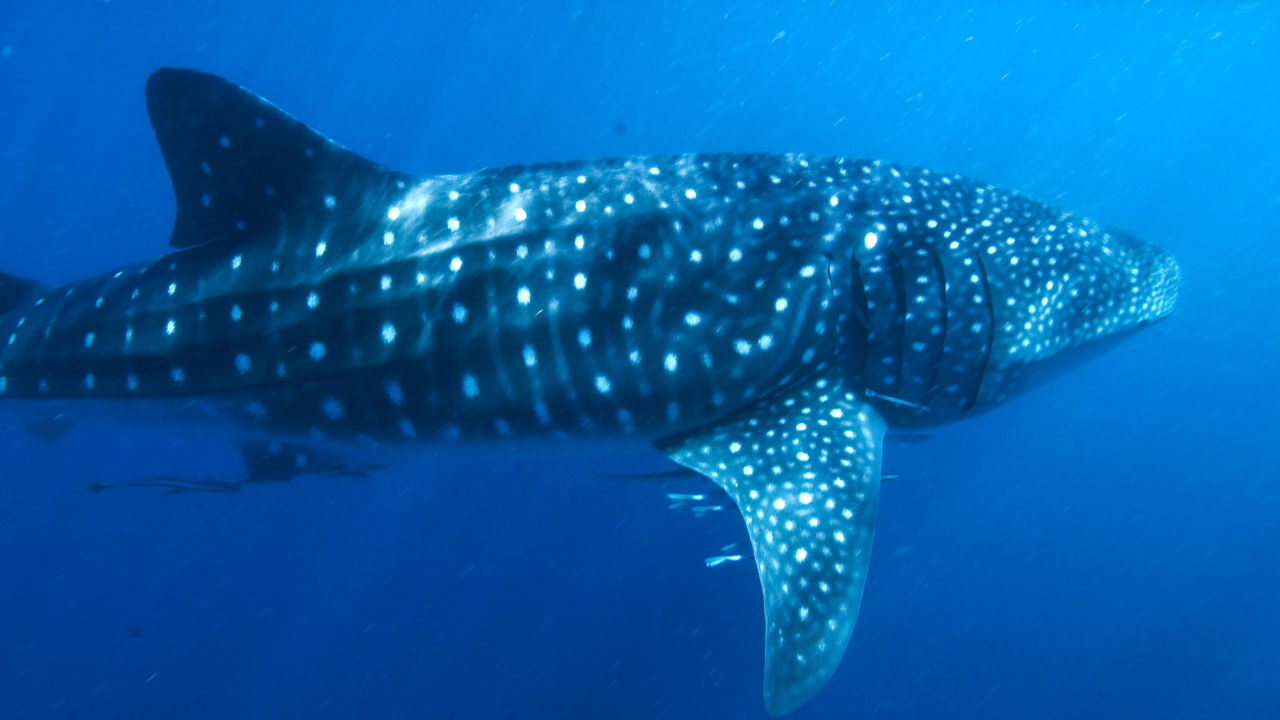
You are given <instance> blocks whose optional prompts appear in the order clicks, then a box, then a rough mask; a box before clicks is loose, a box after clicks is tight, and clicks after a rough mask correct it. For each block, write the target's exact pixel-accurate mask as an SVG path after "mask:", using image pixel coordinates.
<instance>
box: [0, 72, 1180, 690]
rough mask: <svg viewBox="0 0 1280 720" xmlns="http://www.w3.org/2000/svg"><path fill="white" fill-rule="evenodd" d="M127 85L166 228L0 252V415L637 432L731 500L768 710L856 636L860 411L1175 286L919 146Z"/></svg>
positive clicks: (314, 452)
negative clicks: (440, 117) (447, 132)
mask: <svg viewBox="0 0 1280 720" xmlns="http://www.w3.org/2000/svg"><path fill="white" fill-rule="evenodd" d="M147 107H148V111H149V113H150V116H151V121H152V125H153V126H154V128H155V131H156V137H157V139H158V141H159V144H160V147H161V150H162V152H163V154H164V159H165V163H166V165H167V167H168V169H169V173H170V176H171V178H172V180H173V187H174V192H175V194H176V198H177V217H176V220H175V223H174V228H173V234H172V237H171V240H170V245H171V246H172V248H173V250H172V252H170V253H169V254H167V255H164V256H162V257H159V258H157V259H156V260H154V261H151V262H147V263H143V264H141V265H135V266H131V267H125V268H121V269H119V270H113V271H110V272H106V273H103V274H101V275H98V276H96V277H91V278H87V279H85V280H81V281H78V282H74V283H70V284H67V285H64V286H61V287H46V286H43V285H40V284H38V283H35V282H32V281H29V280H26V279H23V278H18V277H14V276H10V275H2V274H0V407H6V406H7V407H11V408H14V407H18V406H22V407H24V408H25V407H37V408H38V407H43V406H50V407H52V406H53V405H55V404H56V406H57V407H58V408H59V413H60V414H59V415H58V417H60V418H61V417H63V416H62V415H61V412H62V408H64V407H65V408H74V407H76V404H77V403H81V402H94V403H99V404H104V403H105V404H106V405H108V406H110V407H113V408H114V407H123V406H126V405H130V404H145V403H157V402H160V401H165V400H173V401H178V402H181V403H185V404H186V405H187V406H189V407H190V406H196V407H198V408H199V409H200V412H203V413H205V414H208V415H210V416H215V415H216V416H217V417H218V419H219V422H220V423H221V424H220V426H219V427H220V428H222V430H220V432H226V433H228V435H229V436H230V437H232V438H234V439H236V441H237V442H239V443H240V446H241V448H242V452H244V453H245V457H246V465H247V467H248V468H249V469H250V476H251V479H254V480H288V479H290V478H292V477H294V476H295V475H298V474H302V473H304V472H310V471H313V470H319V471H322V472H329V473H335V474H352V475H355V476H361V477H362V476H364V475H367V474H368V472H369V471H371V470H372V469H377V468H379V467H381V466H380V465H368V466H364V465H348V464H346V463H345V461H344V460H343V459H342V456H341V449H342V448H343V447H346V446H350V445H359V446H362V447H364V448H366V449H367V448H393V447H400V446H414V445H429V444H448V443H503V442H510V441H513V440H516V439H519V440H521V441H530V440H532V441H543V440H546V441H553V440H556V439H563V438H584V439H602V438H603V439H612V438H629V439H631V440H638V441H641V442H646V443H649V444H651V445H652V446H653V447H654V448H655V449H656V450H657V451H658V452H661V453H663V454H665V455H666V456H667V457H668V458H670V459H671V460H673V461H675V462H676V463H678V464H679V465H681V466H683V467H684V468H687V469H689V470H691V471H693V472H696V473H697V474H700V475H702V476H705V477H706V478H709V479H710V480H711V481H712V482H714V483H715V484H716V485H718V486H719V487H720V488H722V489H723V490H724V492H725V493H726V494H727V495H728V496H729V497H730V498H731V499H732V500H733V502H734V503H735V504H736V506H737V507H738V509H739V510H740V512H741V514H742V517H743V519H744V521H745V522H746V526H747V531H748V535H749V537H750V539H751V544H752V550H753V554H754V559H755V562H756V567H757V570H758V572H759V576H760V583H761V588H762V592H763V598H764V610H765V660H764V662H765V671H764V675H765V679H764V697H765V705H766V708H767V709H768V711H769V712H770V713H773V714H775V715H780V714H785V713H789V712H791V711H794V710H796V709H797V708H799V707H801V706H802V705H804V704H805V703H806V702H807V701H808V700H809V699H811V698H812V697H813V696H814V695H815V694H816V693H817V692H818V691H819V690H820V689H821V688H822V687H823V685H824V684H825V683H826V682H827V680H828V679H829V678H830V677H831V675H832V674H833V673H834V672H835V669H836V667H837V665H838V664H839V662H840V658H841V657H842V656H843V654H844V652H845V648H846V646H847V645H848V643H849V639H850V636H851V634H852V632H853V627H854V622H855V619H856V618H857V614H858V606H859V603H860V601H861V597H862V591H863V586H864V583H865V581H866V577H867V572H868V567H869V562H870V555H871V545H872V538H873V536H874V534H875V522H876V509H877V502H878V498H879V487H880V482H881V474H880V463H881V456H882V452H883V440H884V436H885V432H886V430H887V429H889V428H894V429H899V430H901V429H903V428H908V429H910V428H917V427H923V426H929V425H937V424H941V423H947V422H952V421H956V420H959V419H962V418H964V417H967V416H969V415H973V414H976V413H980V412H983V411H985V410H988V409H990V408H992V407H994V406H996V405H998V404H999V403H1001V402H1002V401H1003V400H1005V399H1006V398H1008V397H1010V396H1012V395H1013V394H1015V393H1016V392H1017V391H1018V390H1019V389H1021V388H1023V387H1025V386H1026V384H1027V383H1028V382H1029V381H1031V380H1035V379H1038V378H1042V377H1044V376H1045V375H1051V374H1052V373H1053V372H1054V371H1057V370H1061V369H1063V368H1064V367H1067V366H1069V365H1070V364H1071V363H1072V362H1074V361H1076V360H1078V358H1079V357H1080V356H1081V355H1083V354H1086V352H1085V351H1088V350H1089V349H1091V348H1094V349H1096V348H1100V347H1105V346H1106V345H1108V344H1109V343H1106V342H1098V341H1099V340H1104V339H1115V338H1121V337H1124V336H1127V335H1128V334H1131V333H1132V332H1134V331H1136V330H1137V329H1139V328H1141V327H1143V326H1145V325H1147V324H1150V323H1152V322H1154V321H1157V320H1159V319H1161V318H1163V317H1165V316H1166V315H1168V314H1169V313H1170V312H1171V311H1172V310H1173V306H1174V303H1175V301H1176V297H1177V292H1178V284H1179V278H1180V275H1179V269H1178V266H1177V263H1176V262H1175V261H1174V259H1173V258H1172V257H1171V256H1170V255H1168V254H1167V253H1165V252H1164V251H1162V250H1161V249H1159V248H1158V247H1156V246H1154V245H1151V244H1148V243H1146V242H1143V241H1141V240H1139V239H1137V238H1135V237H1133V236H1131V235H1128V234H1125V233H1122V232H1118V231H1115V230H1111V229H1108V228H1106V227H1103V226H1101V225H1099V224H1097V223H1095V222H1093V221H1091V220H1089V219H1087V218H1084V217H1080V216H1078V215H1073V214H1071V213H1069V212H1066V211H1063V210H1059V209H1057V208H1053V207H1051V206H1049V205H1046V204H1043V203H1040V202H1037V201H1035V200H1032V199H1029V198H1026V197H1024V196H1022V195H1019V194H1017V193H1016V192H1012V191H1008V190H1003V189H1000V188H997V187H993V186H989V185H985V184H982V183H979V182H976V181H973V180H970V179H966V178H963V177H959V176H954V175H947V174H943V173H937V172H933V171H930V170H926V169H920V168H911V167H903V166H898V165H894V164H890V163H885V162H880V161H871V160H853V159H845V158H834V157H816V156H806V155H798V154H785V155H777V154H758V153H757V154H750V153H742V154H687V155H673V156H664V157H644V156H640V157H628V158H617V159H606V160H598V161H586V162H562V163H546V164H538V165H528V166H519V167H506V168H499V169H490V170H481V171H477V172H472V173H466V174H459V175H435V176H417V175H411V174H408V173H403V172H398V171H395V170H390V169H387V168H384V167H381V166H379V165H377V164H375V163H373V162H371V161H369V160H366V159H364V158H362V157H359V156H358V155H356V154H354V153H351V152H349V151H347V150H345V149H344V148H342V147H340V146H338V145H337V144H335V143H334V142H332V141H331V140H328V139H327V138H325V137H323V136H321V135H320V134H318V133H316V132H314V131H312V130H311V129H309V128H308V127H306V126H305V125H303V124H302V123H301V122H299V121H298V120H296V119H294V118H293V117H291V116H289V115H287V114H286V113H284V112H282V111H281V110H280V109H278V108H276V107H275V106H273V105H271V104H270V103H268V102H267V101H266V100H263V99H262V98H260V97H258V96H256V95H254V94H253V93H251V92H249V91H247V90H245V89H244V88H241V87H239V86H236V85H234V84H232V83H230V82H227V81H226V80H223V79H221V78H218V77H216V76H213V75H209V74H205V73H200V72H196V71H192V70H181V69H169V68H165V69H161V70H158V71H157V72H156V73H155V74H154V75H153V76H152V77H151V79H150V81H149V82H148V84H147ZM54 427H56V428H60V427H62V426H61V425H57V426H54ZM308 462H310V465H308ZM308 468H310V469H308ZM165 482H166V483H167V484H166V485H165V487H168V488H169V489H170V490H172V491H180V490H183V489H190V488H192V487H196V488H200V487H202V486H204V485H208V487H212V488H219V489H220V490H219V491H222V490H223V489H226V486H225V485H223V484H219V483H216V482H215V481H213V480H207V481H176V480H172V479H165Z"/></svg>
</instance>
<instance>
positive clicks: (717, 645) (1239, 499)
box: [0, 0, 1280, 718]
mask: <svg viewBox="0 0 1280 720" xmlns="http://www.w3.org/2000/svg"><path fill="white" fill-rule="evenodd" d="M1277 34H1280V9H1278V8H1276V7H1274V6H1273V5H1271V4H1268V3H1259V2H1252V3H1192V2H1164V3H1162V2H1147V3H1138V2H1131V3H1099V4H1098V5H1097V6H1096V7H1090V6H1087V5H1086V4H1084V3H1066V2H1043V1H1037V2H1025V3H1013V2H991V3H977V4H975V6H974V7H972V8H969V9H964V8H958V7H953V6H950V5H947V4H944V3H935V2H923V1H921V2H897V3H876V4H872V3H854V2H830V3H817V2H794V3H790V2H789V3H781V2H779V3H764V2H755V3H730V2H698V3H693V2H683V3H676V2H663V1H651V2H621V1H620V2H608V3H605V2H585V1H583V2H525V3H515V2H496V1H480V2H473V3H421V2H405V1H403V0H396V1H390V2H382V3H362V4H350V3H330V2H323V1H320V2H306V3H302V2H293V3H287V2H279V3H262V2H205V3H171V2H154V1H153V2H142V1H140V2H124V1H122V0H116V1H115V2H70V1H69V2H62V3H7V4H5V5H4V6H3V8H0V97H3V98H4V100H3V109H0V269H3V270H4V271H6V272H12V273H18V274H23V275H28V276H31V277H35V278H39V279H41V280H44V281H47V282H58V281H67V280H71V279H75V278H78V277H81V276H84V275H87V274H90V273H96V272H100V271H103V270H105V269H108V268H111V267H114V266H117V265H122V264H126V263H131V262H136V261H140V260H143V259H147V258H150V257H153V256H155V255H157V254H159V253H162V252H164V251H165V248H166V242H167V239H168V233H169V225H170V223H171V221H172V215H173V200H172V193H171V190H170V186H169V181H168V178H167V176H166V174H165V170H164V166H163V163H162V161H161V157H160V154H159V151H158V149H157V148H156V146H155V143H154V137H153V133H152V131H151V128H150V126H149V123H148V121H147V116H146V112H145V108H144V105H143V97H142V88H143V84H144V82H145V80H146V78H147V76H148V74H149V73H150V72H151V71H152V70H154V69H155V68H157V67H160V66H163V65H176V66H187V67H195V68H199V69H202V70H207V71H211V72H215V73H218V74H221V75H224V76H226V77H228V78H230V79H232V80H233V81H235V82H238V83H240V84H243V85H245V86H247V87H249V88H251V89H253V90H255V91H256V92H259V93H261V94H263V95H264V96H266V97H267V98H269V99H271V100H272V101H273V102H275V103H276V104H278V105H279V106H281V107H282V108H284V109H286V110H288V111H289V112H291V113H293V114H295V115H297V116H298V117H300V118H301V119H303V120H304V121H306V122H308V123H309V124H311V125H312V126H313V127H315V128H317V129H319V130H320V131H322V132H324V133H326V134H328V135H329V136H331V137H333V138H335V139H336V140H338V141H339V142H341V143H343V144H345V145H347V146H348V147H350V148H352V149H354V150H356V151H357V152H360V153H362V154H364V155H367V156H369V157H371V158H373V159H375V160H377V161H379V162H382V163H385V164H388V165H391V166H394V167H397V168H402V169H406V170H412V171H416V172H422V173H433V172H458V171H467V170H472V169H476V168H479V167H483V166H494V165H506V164H512V163H521V162H528V161H537V160H555V159H569V158H584V157H596V156H611V155H629V154H641V153H644V154H651V153H666V152H683V151H691V150H700V151H703V150H706V151H713V150H767V151H804V152H811V153H823V154H835V155H848V156H858V157H882V158H886V159H892V160H895V161H900V162H905V163H911V164H918V165H925V166H929V167H933V168H937V169H940V170H947V171H951V172H958V173H961V174H965V175H970V176H974V177H978V178H981V179H984V180H987V181H990V182H993V183H997V184H1001V185H1005V186H1009V187H1014V188H1018V189H1021V190H1023V191H1025V192H1027V193H1029V194H1032V195H1034V196H1037V197H1040V198H1042V199H1046V200H1050V201H1052V202H1054V203H1057V204H1060V205H1063V206H1065V207H1069V208H1072V209H1074V210H1078V211H1080V212H1082V213H1085V214H1088V215H1090V216H1093V217H1095V218H1097V219H1099V220H1101V221H1103V222H1105V223H1108V224H1111V225H1115V226H1119V227H1123V228H1127V229H1129V230H1131V231H1132V232H1134V233H1136V234H1138V235H1141V236H1143V237H1145V238H1147V239H1150V240H1153V241H1156V242H1158V243H1160V244H1162V245H1164V246H1165V247H1167V248H1169V249H1170V250H1171V251H1172V252H1174V253H1175V254H1176V255H1177V256H1178V258H1179V260H1180V262H1181V265H1182V268H1183V274H1184V283H1185V285H1184V290H1183V293H1182V296H1181V299H1180V306H1179V308H1178V310H1177V312H1176V313H1175V315H1174V316H1173V317H1172V318H1171V319H1170V320H1168V321H1166V322H1163V323H1161V324H1159V325H1158V326H1156V327H1155V328H1152V329H1150V330H1148V331H1146V332H1145V333H1143V334H1141V335H1139V336H1138V337H1136V338H1135V339H1133V340H1132V341H1130V342H1128V343H1127V344H1126V345H1124V346H1123V347H1122V348H1121V349H1119V350H1115V351H1112V352H1111V353H1109V354H1107V355H1104V356H1102V357H1099V358H1097V359H1095V360H1093V361H1091V362H1089V363H1088V364H1085V365H1083V366H1081V367H1079V368H1077V369H1075V370H1074V371H1073V372H1072V373H1070V374H1068V375H1065V376H1063V377H1061V378H1060V379H1057V380H1055V381H1054V382H1052V383H1050V384H1047V385H1044V386H1043V387H1039V388H1037V389H1035V390H1033V391H1031V392H1029V393H1028V394H1026V395H1025V396H1023V397H1021V398H1020V399H1018V400H1016V401H1014V402H1012V403H1010V404H1009V405H1007V406H1005V407H1003V408H1001V409H999V410H997V411H995V412H993V413H991V414H989V415H985V416H982V417H979V418H975V419H972V420H968V421H966V422H963V423H961V424H958V425H953V426H949V427H946V428H942V429H939V430H937V431H934V432H932V435H931V437H930V438H929V439H927V440H925V441H923V442H919V443H914V444H907V445H901V444H900V445H895V446H891V447H890V448H889V450H888V452H887V455H886V460H885V463H886V470H887V471H888V472H895V473H899V474H900V475H901V477H900V479H899V480H897V481H895V482H893V483H890V484H888V485H886V486H885V488H884V492H883V495H882V500H881V510H880V524H879V529H878V536H877V544H876V551H875V552H876V555H875V560H874V561H873V564H872V576H871V580H870V582H869V584H868V586H867V591H866V597H865V599H864V602H863V607H862V612H861V615H860V618H859V622H858V627H857V630H856V631H855V633H854V638H853V641H852V642H851V644H850V646H849V650H848V652H847V654H846V656H845V659H844V662H843V664H842V666H841V668H840V669H839V671H838V672H837V674H836V675H835V677H834V678H833V679H832V681H831V683H830V684H829V685H828V687H827V688H826V689H825V690H824V691H823V692H822V693H821V694H820V695H819V696H818V697H817V698H816V699H815V700H814V701H813V703H812V704H810V705H809V706H807V707H806V708H804V709H803V710H801V711H800V712H799V713H797V715H796V717H797V718H821V717H885V718H938V717H959V718H964V717H975V718H976V717H981V718H993V717H995V718H1006V717H1007V718H1014V717H1017V718H1021V717H1044V718H1078V717H1082V716H1088V717H1093V718H1103V717H1106V718H1112V717H1114V718H1133V717H1158V718H1219V717H1226V716H1231V717H1241V718H1251V717H1257V718H1270V717H1277V716H1278V715H1277V710H1276V708H1278V707H1280V682H1278V680H1277V679H1278V678H1280V650H1277V648H1280V563H1278V562H1277V561H1276V559H1275V548H1277V547H1280V522H1278V520H1280V494H1278V493H1277V490H1276V487H1275V484H1274V482H1275V478H1276V477H1277V475H1278V474H1280V473H1278V472H1277V471H1280V444H1278V443H1277V442H1276V440H1275V437H1274V436H1275V432H1276V430H1277V429H1278V428H1280V413H1278V412H1277V410H1276V407H1277V402H1278V401H1280V392H1277V386H1278V384H1280V383H1277V380H1276V372H1277V370H1278V369H1280V367H1278V366H1277V360H1276V358H1277V357H1280V321H1277V313H1276V302H1275V300H1274V299H1273V298H1274V294H1275V292H1276V291H1277V289H1280V285H1278V284H1277V280H1276V278H1277V276H1278V275H1280V253H1278V252H1277V251H1276V249H1275V247H1274V246H1275V240H1276V238H1277V237H1278V236H1280V182H1277V179H1276V177H1277V169H1278V168H1280V143H1277V142H1276V138H1275V133H1276V127H1277V126H1276V120H1275V118H1277V117H1280V88H1278V87H1277V85H1276V83H1275V76H1276V73H1277V71H1280V46H1278V45H1277V44H1276V43H1275V42H1274V38H1275V37H1276V36H1277ZM646 462H652V463H653V465H654V467H655V469H656V468H659V467H662V463H661V462H660V461H659V460H658V459H657V458H656V457H655V458H652V459H645V458H634V459H629V461H628V465H629V466H633V467H643V464H644V463H646ZM616 463H617V458H611V457H608V456H604V455H595V456H591V455H588V456H585V457H582V458H576V459H575V458H563V457H550V458H548V457H542V456H538V455H535V454H530V453H529V452H528V451H521V452H518V453H516V452H513V453H509V454H505V455H504V454H501V453H497V454H491V455H490V456H489V457H487V458H485V459H484V460H483V462H481V461H480V460H478V459H477V458H476V457H474V456H461V455H454V454H450V453H442V454H441V455H440V456H439V458H438V459H437V460H435V461H433V463H432V464H431V465H429V466H424V467H399V468H394V469H392V470H389V471H387V472H385V473H382V474H380V475H378V476H377V477H375V478H372V479H369V480H366V481H361V482H351V481H345V480H332V479H319V478H308V479H302V480H299V481H296V482H294V483H291V484H289V485H285V486H278V487H259V488H253V489H251V490H250V491H246V492H240V493H236V494H231V495H203V494H194V495H193V494H187V495H177V496H163V495H157V494H155V493H151V492H147V491H138V492H125V491H119V492H114V493H111V492H109V493H102V494H98V495H93V494H90V493H88V492H87V491H86V490H85V485H86V483H87V482H109V481H116V480H126V479H130V478H136V477H139V476H147V475H154V474H156V473H168V474H174V475H186V476H192V475H205V474H223V475H226V474H231V473H234V472H236V470H237V467H236V460H235V458H234V454H233V453H232V450H231V448H230V447H229V446H227V445H226V444H225V443H223V442H222V441H221V440H219V439H218V438H209V437H196V436H189V435H184V434H180V433H167V432H163V431H160V430H139V429H135V428H130V427H116V426H113V425H111V424H109V423H103V422H85V423H82V424H80V425H79V426H77V427H76V429H75V430H73V432H72V433H71V434H70V435H69V436H68V437H67V438H66V439H65V440H63V441H62V442H60V443H57V444H52V445H49V444H40V443H37V442H35V441H33V440H32V439H30V438H29V437H28V436H27V435H26V434H25V432H24V431H23V430H22V429H21V428H20V426H19V425H18V423H17V422H16V421H13V420H12V419H10V418H9V417H8V416H7V415H0V548H2V549H0V588H2V589H0V618H2V619H0V716H3V717H6V718H43V717H49V718H102V717H130V718H171V717H184V718H277V717H297V718H303V717H308V718H310V717H314V718H345V717H372V718H402V717H403V718H418V717H432V718H435V717H468V718H471V717H475V718H487V717H495V718H496V717H504V718H505V717H550V716H557V717H615V718H655V717H661V718H688V717H696V716H706V717H726V718H752V717H763V716H764V708H763V703H762V701H761V699H760V674H761V664H762V658H763V656H762V652H763V647H762V629H763V625H762V622H761V620H762V618H761V611H760V592H759V587H758V582H757V579H756V577H755V573H754V569H753V568H752V567H751V566H750V564H749V563H739V564H729V565H725V566H721V567H717V568H713V569H708V568H706V567H705V566H704V564H703V558H704V557H706V556H709V555H714V554H716V553H717V552H718V551H719V548H720V547H722V546H724V545H726V544H728V543H730V542H744V541H745V532H744V531H743V528H742V525H741V521H740V519H739V518H738V517H737V516H736V515H734V514H730V513H727V512H726V513H720V514H712V515H710V516H708V517H705V518H701V519H698V518H695V517H694V516H693V515H692V514H689V513H687V512H683V511H670V510H668V509H667V507H666V502H665V498H664V496H663V494H662V489H661V488H659V487H655V486H653V485H651V484H644V483H630V482H620V481H616V480H606V479H602V478H601V477H599V475H600V471H601V469H605V468H609V467H611V466H612V465H616Z"/></svg>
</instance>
